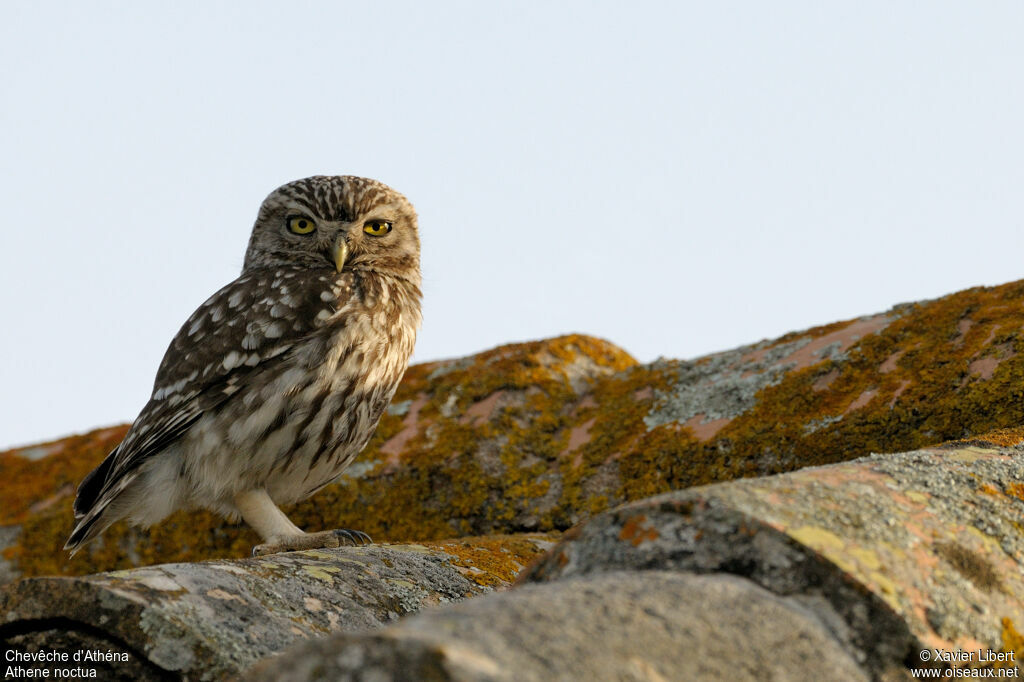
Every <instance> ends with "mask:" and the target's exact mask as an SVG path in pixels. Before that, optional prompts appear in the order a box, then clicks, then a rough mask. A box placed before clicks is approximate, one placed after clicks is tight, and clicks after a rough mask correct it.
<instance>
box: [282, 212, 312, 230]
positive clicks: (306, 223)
mask: <svg viewBox="0 0 1024 682" xmlns="http://www.w3.org/2000/svg"><path fill="white" fill-rule="evenodd" d="M288 229H289V230H291V231H292V232H294V233H295V234H309V233H310V232H312V231H313V230H315V229H316V223H314V222H313V221H312V220H310V219H309V218H306V217H305V216H301V215H293V216H291V217H290V218H288Z"/></svg>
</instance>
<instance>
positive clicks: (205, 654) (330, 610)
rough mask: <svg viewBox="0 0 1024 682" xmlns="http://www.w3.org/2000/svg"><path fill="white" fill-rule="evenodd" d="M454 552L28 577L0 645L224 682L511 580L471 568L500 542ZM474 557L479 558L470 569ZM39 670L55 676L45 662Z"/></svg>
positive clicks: (336, 554) (343, 554) (119, 669)
mask: <svg viewBox="0 0 1024 682" xmlns="http://www.w3.org/2000/svg"><path fill="white" fill-rule="evenodd" d="M501 540H502V539H501V538H495V539H494V541H495V542H498V543H500V542H501ZM509 542H510V543H511V544H513V545H515V543H520V544H524V545H525V544H530V545H532V546H533V548H534V551H533V552H532V553H531V554H535V553H536V552H539V551H540V550H541V548H543V547H545V546H549V545H550V542H548V541H546V540H545V539H544V538H543V537H530V538H517V539H509ZM452 544H454V543H449V544H448V545H447V546H442V547H433V548H428V547H425V546H422V545H392V546H367V547H346V548H339V549H331V550H315V551H307V552H294V553H286V554H276V555H272V556H268V557H261V558H258V559H246V560H240V561H212V562H204V563H193V564H164V565H161V566H148V567H144V568H138V569H133V570H130V571H116V572H112V573H101V574H97V575H91V576H86V577H79V578H33V579H26V580H22V581H20V582H18V583H16V584H14V585H12V586H10V587H9V588H7V589H5V590H4V591H2V592H0V648H3V649H5V650H8V649H14V650H21V651H40V650H41V651H52V650H58V651H64V652H68V653H71V654H73V653H74V652H76V651H82V650H85V649H90V650H95V649H98V650H100V651H103V652H107V651H112V652H116V653H118V654H126V660H119V659H117V660H114V661H113V662H107V663H104V662H102V661H101V662H99V663H96V662H89V663H87V664H85V665H84V667H85V668H86V669H87V670H96V671H97V672H98V673H99V675H101V676H102V679H123V680H150V679H169V678H171V679H177V678H178V676H185V677H187V678H188V679H193V680H210V679H221V678H223V677H224V676H225V675H228V674H232V673H237V672H238V671H240V670H243V669H244V668H246V667H248V666H249V665H251V664H252V663H253V662H255V661H256V660H258V659H260V658H262V657H265V656H268V655H270V654H272V653H274V652H277V651H280V650H281V649H283V648H285V647H286V646H288V645H289V644H292V643H294V642H296V641H298V640H302V639H305V638H310V637H316V636H321V635H324V634H327V633H331V632H337V631H342V630H358V629H367V628H376V627H380V626H381V625H383V624H386V623H388V622H390V621H394V620H396V619H398V618H399V617H400V616H404V615H406V614H408V613H412V612H414V611H418V610H420V609H421V608H423V607H425V606H429V605H435V604H443V603H447V602H452V601H459V600H461V599H464V598H466V597H470V596H473V595H476V594H480V593H482V592H488V591H490V590H491V589H492V588H491V587H490V586H489V585H504V584H507V580H508V578H510V577H512V576H508V575H505V574H502V573H497V574H496V573H490V572H489V571H488V570H487V569H486V568H480V566H478V565H475V564H479V565H482V566H484V567H486V566H487V562H486V561H481V560H480V559H481V557H483V556H485V555H486V554H487V553H489V552H493V551H497V552H501V551H502V549H503V548H501V547H500V545H499V546H497V547H491V546H488V545H487V544H486V543H484V544H480V543H475V544H474V543H470V542H465V543H461V544H463V545H465V547H460V549H462V554H461V555H458V554H450V553H448V552H447V551H445V549H451V545H452ZM467 548H470V549H472V550H474V552H475V554H474V556H476V558H477V560H476V561H473V560H472V559H469V560H467V558H466V551H465V550H466V549H467ZM517 556H519V558H520V559H524V560H525V557H523V556H521V555H518V554H517ZM9 660H10V659H8V661H9ZM77 665H82V664H81V663H79V664H76V666H67V667H69V668H74V667H77ZM39 668H40V669H49V670H50V671H51V676H52V675H53V674H54V672H53V670H54V668H55V666H54V665H52V664H50V663H44V664H41V665H40V666H39Z"/></svg>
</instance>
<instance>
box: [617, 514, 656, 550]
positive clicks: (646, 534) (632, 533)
mask: <svg viewBox="0 0 1024 682" xmlns="http://www.w3.org/2000/svg"><path fill="white" fill-rule="evenodd" d="M646 521H647V517H646V516H644V515H643V514H637V515H636V516H631V517H630V518H628V519H626V522H625V523H624V524H622V530H620V531H619V539H620V540H624V541H625V542H628V543H629V544H631V545H633V546H634V547H639V546H640V545H642V544H643V543H644V542H645V541H646V540H657V539H658V538H659V537H660V536H659V534H658V529H657V528H655V527H654V526H650V525H647V523H646Z"/></svg>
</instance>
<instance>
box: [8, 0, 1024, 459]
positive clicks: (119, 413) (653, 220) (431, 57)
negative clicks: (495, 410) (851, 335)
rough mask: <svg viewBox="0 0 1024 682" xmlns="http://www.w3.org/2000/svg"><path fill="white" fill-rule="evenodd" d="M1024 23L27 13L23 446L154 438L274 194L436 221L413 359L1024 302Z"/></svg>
mask: <svg viewBox="0 0 1024 682" xmlns="http://www.w3.org/2000/svg"><path fill="white" fill-rule="evenodd" d="M1022 35H1024V3H1020V2H994V1H986V2H956V3H951V2H892V1H891V0H888V1H886V2H855V3H854V2H845V3H838V2H820V1H808V2H782V1H778V2H771V3H766V2H755V1H753V0H752V1H750V2H690V3H686V2H660V3H658V2H646V3H645V2H630V3H625V2H615V3H612V2H540V1H535V2H525V1H524V2H514V3H513V2H478V1H473V2H459V3H455V2H443V1H438V2H372V3H371V2H306V3H297V2H274V3H267V2H176V3H157V2H127V1H125V2H116V3H115V2H73V1H71V0H68V1H66V2H15V1H13V0H6V1H4V2H0V104H2V106H0V168H2V170H3V180H4V181H3V183H2V185H0V202H2V204H3V206H4V207H5V218H4V220H5V223H6V225H5V226H6V230H5V237H6V243H5V246H4V247H3V248H2V250H0V297H2V298H0V302H2V311H3V320H4V321H3V329H4V333H2V334H0V357H2V360H0V381H2V386H3V404H2V411H0V449H3V448H4V447H5V446H12V445H18V444H25V443H29V442H34V441H41V440H48V439H52V438H56V437H59V436H63V435H65V434H69V433H74V432H82V431H86V430H88V429H90V428H94V427H97V426H105V425H110V424H116V423H121V422H125V421H130V420H131V419H133V418H134V417H135V415H136V414H137V413H138V411H139V409H141V407H142V406H143V404H144V403H145V402H146V400H147V398H148V397H149V393H150V391H151V389H152V382H153V377H154V374H155V372H156V368H157V365H158V364H159V362H160V359H161V357H162V356H163V353H164V351H165V350H166V347H167V344H168V342H169V341H170V339H171V338H172V336H173V335H174V334H175V332H176V331H177V330H178V328H179V327H180V326H181V324H182V323H183V322H184V320H185V319H186V318H187V317H188V315H189V314H190V313H191V312H192V310H194V309H195V308H196V307H197V306H198V305H199V304H200V303H202V302H203V301H204V300H205V299H206V298H207V297H208V296H209V295H210V294H211V293H213V292H214V291H215V290H216V289H218V288H219V287H221V286H222V285H224V284H226V283H227V282H228V281H230V280H231V279H233V278H234V277H235V276H237V274H238V271H239V269H240V267H241V264H242V257H243V254H244V251H245V247H246V241H247V239H248V234H249V230H250V229H251V227H252V222H253V219H254V218H255V215H256V209H257V208H258V206H259V204H260V202H261V201H262V200H263V198H264V197H265V196H266V195H267V194H268V193H269V192H270V191H271V190H272V189H274V188H275V187H277V186H278V185H280V184H282V183H284V182H287V181H290V180H294V179H296V178H300V177H304V176H308V175H314V174H354V175H365V176H369V177H374V178H377V179H379V180H382V181H383V182H386V183H387V184H389V185H391V186H393V187H395V188H396V189H398V190H399V191H401V192H403V193H404V194H405V195H406V196H408V197H409V198H410V200H411V201H412V202H413V204H415V206H416V208H417V209H418V211H419V214H420V230H421V238H422V243H423V271H424V279H425V285H424V293H425V301H424V324H423V329H422V331H421V334H420V338H419V342H418V345H417V349H416V355H415V357H414V362H419V361H426V360H434V359H439V358H445V357H455V356H461V355H466V354H471V353H475V352H478V351H481V350H484V349H487V348H491V347H493V346H496V345H500V344H503V343H508V342H512V341H520V340H527V339H537V338H543V337H550V336H555V335H559V334H564V333H568V332H582V333H587V334H593V335H596V336H601V337H604V338H606V339H608V340H610V341H612V342H614V343H616V344H618V345H619V346H621V347H623V348H624V349H626V350H627V351H629V352H630V353H632V354H633V355H634V356H635V357H636V358H638V359H639V360H641V361H650V360H653V359H654V358H655V357H657V356H659V355H663V356H666V357H672V358H692V357H696V356H699V355H703V354H706V353H710V352H714V351H718V350H725V349H728V348H732V347H735V346H738V345H741V344H745V343H751V342H755V341H758V340H760V339H763V338H771V337H775V336H778V335H781V334H783V333H785V332H787V331H791V330H798V329H803V328H806V327H810V326H813V325H816V324H823V323H827V322H832V321H835V320H840V319H846V318H851V317H856V316H859V315H864V314H869V313H873V312H877V311H880V310H885V309H887V308H889V307H890V306H892V305H893V304H895V303H899V302H904V301H912V300H918V299H923V298H934V297H938V296H942V295H944V294H947V293H951V292H954V291H957V290H960V289H964V288H967V287H971V286H976V285H991V284H999V283H1002V282H1006V281H1011V280H1015V279H1019V278H1021V277H1024V257H1022V255H1024V254H1022V250H1024V249H1022V248H1021V247H1022V242H1024V236H1022V229H1021V228H1022V223H1024V171H1022V163H1024V86H1022V76H1024V40H1022V39H1021V36H1022Z"/></svg>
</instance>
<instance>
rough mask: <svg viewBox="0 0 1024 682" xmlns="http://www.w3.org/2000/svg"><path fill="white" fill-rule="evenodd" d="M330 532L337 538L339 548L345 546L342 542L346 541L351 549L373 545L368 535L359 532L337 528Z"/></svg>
mask: <svg viewBox="0 0 1024 682" xmlns="http://www.w3.org/2000/svg"><path fill="white" fill-rule="evenodd" d="M330 532H331V533H334V535H335V537H337V538H338V546H339V547H340V546H342V545H344V544H345V543H344V542H343V541H344V540H348V541H349V542H351V543H352V546H353V547H355V546H363V545H372V544H373V538H371V537H370V536H369V535H367V534H366V533H364V532H363V531H361V530H352V529H350V528H337V529H335V530H332V531H330Z"/></svg>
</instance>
